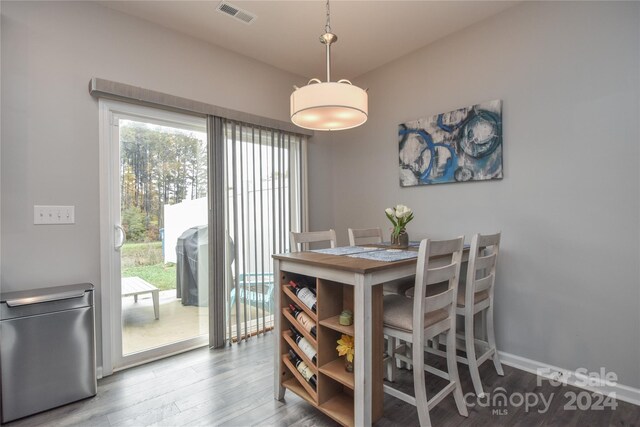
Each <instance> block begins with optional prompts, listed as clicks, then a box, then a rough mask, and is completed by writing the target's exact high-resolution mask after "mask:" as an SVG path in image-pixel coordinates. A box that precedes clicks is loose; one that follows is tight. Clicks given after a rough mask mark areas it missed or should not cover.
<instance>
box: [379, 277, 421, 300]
mask: <svg viewBox="0 0 640 427" xmlns="http://www.w3.org/2000/svg"><path fill="white" fill-rule="evenodd" d="M415 283H416V279H415V277H408V278H404V279H397V280H392V281H390V282H386V283H383V285H382V293H383V294H384V295H394V294H395V295H401V296H404V294H405V292H407V290H408V289H409V288H413V286H414V285H415Z"/></svg>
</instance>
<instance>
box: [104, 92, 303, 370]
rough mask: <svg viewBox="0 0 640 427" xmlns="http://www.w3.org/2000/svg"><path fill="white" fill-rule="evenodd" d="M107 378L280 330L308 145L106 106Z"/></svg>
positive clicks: (267, 132)
mask: <svg viewBox="0 0 640 427" xmlns="http://www.w3.org/2000/svg"><path fill="white" fill-rule="evenodd" d="M100 110H101V121H100V123H101V135H102V137H101V141H102V142H101V159H102V160H101V177H102V178H101V193H102V195H101V211H102V212H103V218H102V219H101V230H102V231H101V235H102V265H103V269H102V271H103V283H102V288H101V289H102V292H103V294H102V295H103V302H102V308H103V312H104V317H103V332H104V341H103V349H104V352H103V359H104V360H105V362H104V366H105V374H109V373H110V372H111V370H117V369H121V368H124V367H127V366H132V365H135V364H139V363H143V362H145V361H148V360H153V359H157V358H160V357H164V356H166V355H169V354H173V353H177V352H180V351H185V350H187V349H190V348H194V347H197V346H202V345H206V344H207V343H208V344H210V345H211V346H212V347H219V346H223V345H225V343H230V342H233V341H238V340H242V339H247V338H249V337H251V336H252V335H255V334H260V333H263V332H266V331H269V330H270V329H271V328H272V327H273V321H274V320H273V314H274V313H273V310H274V289H275V278H274V277H273V262H272V259H271V255H272V254H273V253H280V252H286V251H289V249H290V247H289V232H290V231H292V230H293V231H299V230H302V229H303V228H304V223H305V210H304V208H303V207H304V205H305V202H304V194H305V192H304V182H305V181H304V176H305V175H304V170H305V168H304V163H305V159H304V153H305V149H306V145H305V144H306V140H305V137H303V136H300V135H296V134H292V133H286V132H282V131H278V130H275V129H268V128H264V127H257V126H251V125H247V124H243V123H239V122H234V121H229V120H225V119H221V118H217V117H208V118H200V117H197V116H190V115H185V114H179V113H174V112H169V111H165V110H160V109H155V108H150V107H143V106H138V105H132V104H127V103H122V102H116V101H107V100H101V101H100Z"/></svg>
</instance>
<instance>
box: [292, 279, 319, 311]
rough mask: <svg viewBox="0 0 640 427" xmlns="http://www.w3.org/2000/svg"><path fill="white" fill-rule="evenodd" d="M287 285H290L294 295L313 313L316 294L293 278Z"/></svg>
mask: <svg viewBox="0 0 640 427" xmlns="http://www.w3.org/2000/svg"><path fill="white" fill-rule="evenodd" d="M289 285H291V287H292V288H293V290H294V292H295V293H296V296H297V297H298V298H299V299H300V301H302V303H303V304H304V305H306V306H307V307H309V308H310V309H311V310H313V312H314V313H315V312H316V303H317V301H318V298H316V296H315V294H314V293H313V291H311V289H309V288H307V287H305V286H302V285H300V284H298V283H296V282H294V281H293V280H291V281H289Z"/></svg>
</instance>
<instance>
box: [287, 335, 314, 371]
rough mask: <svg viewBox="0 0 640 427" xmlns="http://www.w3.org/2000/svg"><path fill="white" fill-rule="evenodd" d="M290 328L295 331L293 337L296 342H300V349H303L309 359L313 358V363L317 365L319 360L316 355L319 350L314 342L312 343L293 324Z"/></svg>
mask: <svg viewBox="0 0 640 427" xmlns="http://www.w3.org/2000/svg"><path fill="white" fill-rule="evenodd" d="M289 329H290V330H291V332H292V333H293V339H294V341H295V342H296V344H298V347H300V350H302V352H303V353H304V354H305V356H307V357H308V358H309V360H311V361H312V362H313V364H314V365H316V366H317V365H318V360H317V359H316V357H317V355H318V352H317V351H316V349H315V348H314V347H313V344H311V343H310V342H309V340H307V339H306V338H305V337H303V336H302V335H300V333H299V332H298V331H297V330H296V329H295V328H294V327H293V326H290V327H289Z"/></svg>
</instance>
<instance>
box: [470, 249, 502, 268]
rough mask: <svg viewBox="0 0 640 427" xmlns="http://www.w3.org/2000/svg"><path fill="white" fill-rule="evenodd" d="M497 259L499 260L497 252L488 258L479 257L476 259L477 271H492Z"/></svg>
mask: <svg viewBox="0 0 640 427" xmlns="http://www.w3.org/2000/svg"><path fill="white" fill-rule="evenodd" d="M497 259H498V254H496V253H495V252H494V253H492V254H491V255H487V256H478V257H477V258H476V263H475V269H476V271H478V270H485V269H488V270H490V269H492V268H493V266H494V265H495V263H496V260H497Z"/></svg>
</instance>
